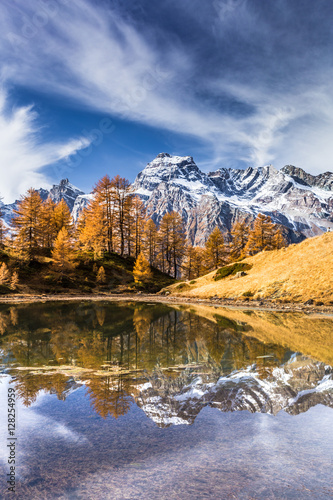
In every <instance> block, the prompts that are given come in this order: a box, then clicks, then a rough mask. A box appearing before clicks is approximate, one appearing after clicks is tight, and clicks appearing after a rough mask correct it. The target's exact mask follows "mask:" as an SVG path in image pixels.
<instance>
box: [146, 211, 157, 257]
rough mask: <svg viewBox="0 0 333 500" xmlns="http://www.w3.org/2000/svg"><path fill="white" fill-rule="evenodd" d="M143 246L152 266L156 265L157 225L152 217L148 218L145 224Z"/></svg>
mask: <svg viewBox="0 0 333 500" xmlns="http://www.w3.org/2000/svg"><path fill="white" fill-rule="evenodd" d="M143 246H144V250H145V253H146V255H148V261H149V264H150V265H151V266H155V267H156V264H157V263H156V254H157V227H156V224H155V222H154V221H153V220H152V219H148V221H147V222H146V224H145V226H144V231H143Z"/></svg>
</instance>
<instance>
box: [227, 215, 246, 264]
mask: <svg viewBox="0 0 333 500" xmlns="http://www.w3.org/2000/svg"><path fill="white" fill-rule="evenodd" d="M231 237H232V242H231V257H232V259H234V260H236V259H239V258H240V257H243V256H244V249H245V247H246V244H247V240H248V237H249V230H248V225H247V224H246V222H244V221H243V222H236V223H235V224H234V225H233V226H232V229H231Z"/></svg>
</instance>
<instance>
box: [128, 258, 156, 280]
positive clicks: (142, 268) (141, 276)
mask: <svg viewBox="0 0 333 500" xmlns="http://www.w3.org/2000/svg"><path fill="white" fill-rule="evenodd" d="M133 276H134V281H135V283H138V284H146V283H149V281H151V279H152V277H153V275H152V272H151V269H150V265H149V262H148V261H147V259H146V257H145V256H144V254H143V252H141V253H139V255H138V258H137V259H136V261H135V265H134V269H133Z"/></svg>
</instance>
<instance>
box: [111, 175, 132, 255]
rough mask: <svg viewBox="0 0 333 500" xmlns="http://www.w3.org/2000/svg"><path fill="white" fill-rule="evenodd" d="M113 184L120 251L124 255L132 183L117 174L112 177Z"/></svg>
mask: <svg viewBox="0 0 333 500" xmlns="http://www.w3.org/2000/svg"><path fill="white" fill-rule="evenodd" d="M112 184H113V188H114V193H115V206H116V224H117V228H118V231H119V242H120V249H119V253H120V255H121V256H123V255H124V252H125V213H126V209H127V208H128V202H127V203H126V200H127V197H128V196H131V195H130V193H129V189H130V183H129V181H128V180H127V179H124V178H123V177H120V175H116V176H115V177H114V178H113V179H112Z"/></svg>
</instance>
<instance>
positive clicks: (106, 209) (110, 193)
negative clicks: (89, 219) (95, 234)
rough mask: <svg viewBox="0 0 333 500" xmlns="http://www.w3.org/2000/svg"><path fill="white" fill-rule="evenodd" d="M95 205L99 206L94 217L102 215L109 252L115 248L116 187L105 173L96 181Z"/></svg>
mask: <svg viewBox="0 0 333 500" xmlns="http://www.w3.org/2000/svg"><path fill="white" fill-rule="evenodd" d="M94 194H95V199H96V206H99V207H100V211H99V213H98V214H95V218H96V217H97V216H98V217H102V221H103V226H104V229H105V231H104V232H105V239H106V244H107V252H109V253H111V252H114V250H115V243H116V241H115V239H116V237H115V235H116V224H115V222H116V210H115V206H116V189H115V182H114V181H113V180H111V179H110V177H109V176H108V175H105V176H104V177H103V178H102V179H101V180H100V181H98V182H97V184H96V186H95V188H94Z"/></svg>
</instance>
